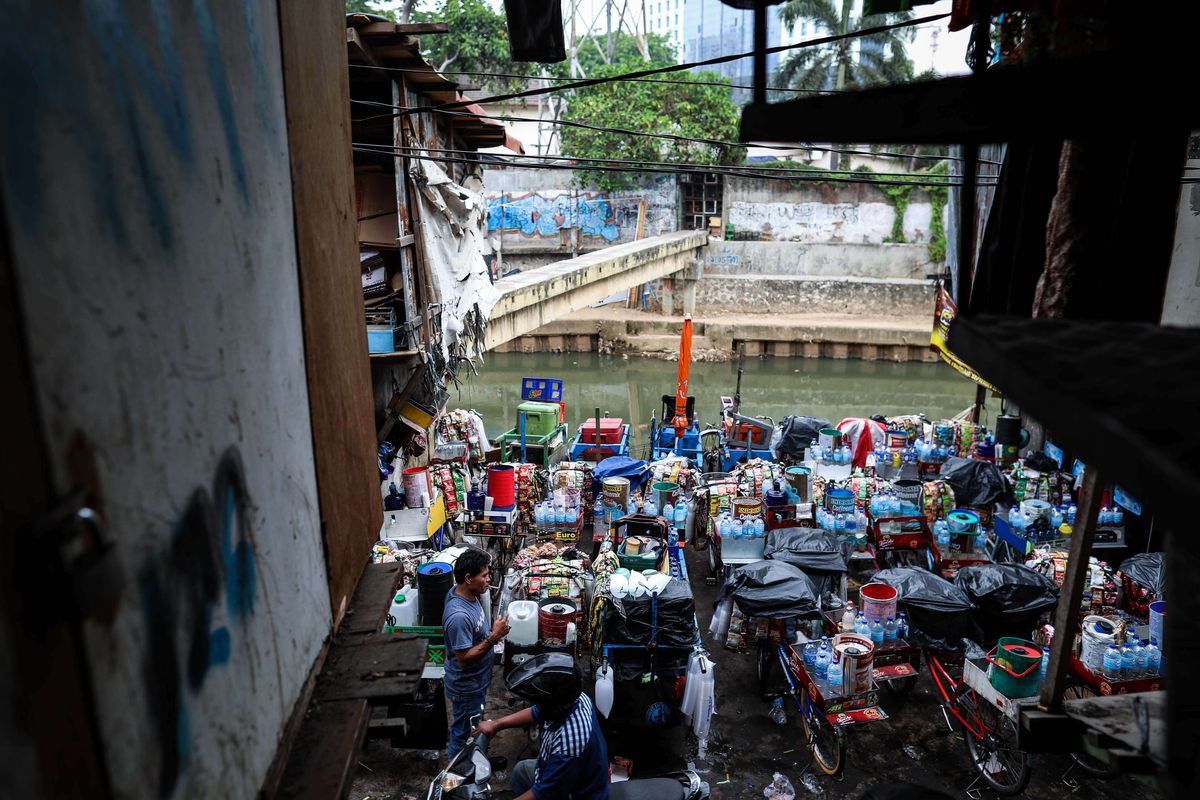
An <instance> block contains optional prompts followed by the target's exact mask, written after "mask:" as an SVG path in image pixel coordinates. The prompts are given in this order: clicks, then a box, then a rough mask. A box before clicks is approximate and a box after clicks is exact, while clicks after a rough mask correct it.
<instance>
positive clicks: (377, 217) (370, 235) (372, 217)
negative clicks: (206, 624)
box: [354, 170, 400, 247]
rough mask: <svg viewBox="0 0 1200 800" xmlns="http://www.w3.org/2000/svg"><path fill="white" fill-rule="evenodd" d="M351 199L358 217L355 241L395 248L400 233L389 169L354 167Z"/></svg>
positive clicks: (392, 180) (394, 189)
mask: <svg viewBox="0 0 1200 800" xmlns="http://www.w3.org/2000/svg"><path fill="white" fill-rule="evenodd" d="M354 200H355V208H356V211H357V216H358V241H359V242H362V243H364V244H375V245H385V246H387V247H395V246H396V239H397V237H399V236H400V222H399V217H398V216H397V210H396V176H395V175H393V174H392V173H390V172H381V171H372V170H357V171H355V173H354Z"/></svg>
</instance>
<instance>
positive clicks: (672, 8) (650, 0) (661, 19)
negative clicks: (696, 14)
mask: <svg viewBox="0 0 1200 800" xmlns="http://www.w3.org/2000/svg"><path fill="white" fill-rule="evenodd" d="M693 2H694V0H693ZM643 3H644V5H645V8H646V33H657V34H659V35H660V36H665V37H667V39H668V40H669V41H670V42H671V46H672V47H674V48H675V57H676V58H680V59H681V58H683V11H684V6H685V5H686V4H687V3H686V1H685V0H643Z"/></svg>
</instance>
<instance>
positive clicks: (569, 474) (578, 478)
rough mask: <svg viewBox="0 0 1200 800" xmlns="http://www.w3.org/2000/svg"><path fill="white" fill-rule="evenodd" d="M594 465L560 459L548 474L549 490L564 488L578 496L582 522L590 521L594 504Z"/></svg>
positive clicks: (587, 522)
mask: <svg viewBox="0 0 1200 800" xmlns="http://www.w3.org/2000/svg"><path fill="white" fill-rule="evenodd" d="M593 471H594V467H593V465H592V464H591V463H589V462H587V461H562V462H559V463H558V465H557V466H555V467H554V471H553V473H552V474H551V476H550V490H551V491H555V490H558V489H565V490H568V491H569V492H572V493H574V494H575V495H576V496H577V497H578V498H579V504H580V509H581V511H582V516H583V523H584V524H585V525H586V524H589V523H591V521H592V509H593V508H594V506H595V504H596V497H595V490H594V488H593V484H594V482H595V479H594V477H593Z"/></svg>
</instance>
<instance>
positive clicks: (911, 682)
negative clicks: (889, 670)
mask: <svg viewBox="0 0 1200 800" xmlns="http://www.w3.org/2000/svg"><path fill="white" fill-rule="evenodd" d="M917 677H918V676H916V675H909V676H908V677H907V678H894V679H892V680H890V681H880V682H881V683H882V684H883V688H885V689H887V691H888V694H890V695H891V696H892V697H896V698H900V697H906V696H908V695H909V694H911V693H912V690H913V687H914V686H916V685H917Z"/></svg>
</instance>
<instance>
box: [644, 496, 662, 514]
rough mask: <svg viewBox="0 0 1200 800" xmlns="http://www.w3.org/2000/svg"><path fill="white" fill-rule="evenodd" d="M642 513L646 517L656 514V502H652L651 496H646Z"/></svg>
mask: <svg viewBox="0 0 1200 800" xmlns="http://www.w3.org/2000/svg"><path fill="white" fill-rule="evenodd" d="M642 513H644V514H645V515H646V516H648V517H657V516H658V503H656V502H654V498H653V497H648V498H646V505H645V506H644V507H643V508H642Z"/></svg>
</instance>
